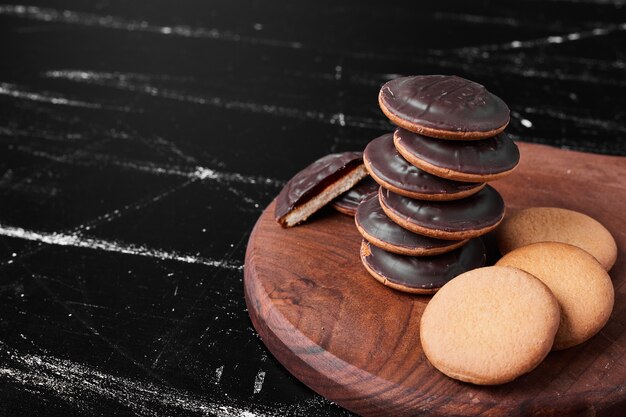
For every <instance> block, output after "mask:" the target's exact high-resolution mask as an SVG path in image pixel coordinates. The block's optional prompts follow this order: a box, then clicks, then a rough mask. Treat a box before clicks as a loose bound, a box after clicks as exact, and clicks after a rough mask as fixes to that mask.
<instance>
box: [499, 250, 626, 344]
mask: <svg viewBox="0 0 626 417" xmlns="http://www.w3.org/2000/svg"><path fill="white" fill-rule="evenodd" d="M496 265H499V266H511V267H515V268H519V269H522V270H524V271H527V272H528V273H530V274H532V275H534V276H536V277H537V278H539V279H540V280H541V281H543V282H544V283H545V284H546V285H547V286H548V287H549V288H550V290H551V291H552V293H553V294H554V296H555V297H556V299H557V300H558V301H559V305H560V306H561V325H560V327H559V331H558V333H557V335H556V338H555V341H554V347H553V349H554V350H560V349H566V348H568V347H571V346H575V345H577V344H580V343H582V342H584V341H586V340H587V339H589V338H590V337H592V336H593V335H595V334H596V333H598V332H599V331H600V329H602V327H604V325H605V324H606V322H607V321H608V320H609V317H610V315H611V311H612V310H613V302H614V296H615V294H614V289H613V283H612V282H611V278H610V277H609V274H608V273H607V272H606V271H605V270H604V268H603V267H602V266H601V265H600V264H599V263H598V261H596V259H595V258H594V257H593V256H591V255H590V254H588V253H587V252H585V251H584V250H582V249H580V248H577V247H575V246H572V245H568V244H566V243H559V242H541V243H534V244H532V245H528V246H524V247H521V248H518V249H516V250H514V251H512V252H510V253H508V254H507V255H505V256H504V257H502V258H501V259H500V260H499V261H498V262H497V263H496Z"/></svg>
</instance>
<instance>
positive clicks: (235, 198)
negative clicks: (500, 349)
mask: <svg viewBox="0 0 626 417" xmlns="http://www.w3.org/2000/svg"><path fill="white" fill-rule="evenodd" d="M625 53H626V4H625V2H624V1H623V0H545V1H535V0H514V1H513V0H501V1H478V2H467V1H445V0H440V1H436V2H415V1H413V2H399V1H394V0H387V1H381V2H369V3H368V2H363V1H356V0H350V1H319V0H316V1H309V0H306V1H299V2H282V1H254V0H253V1H241V0H221V1H199V0H198V1H161V0H158V1H157V0H150V1H147V0H142V1H139V0H136V1H121V0H101V1H96V2H85V1H78V0H52V1H48V2H43V1H36V0H33V1H29V2H28V3H24V4H2V5H0V196H1V197H0V415H2V416H48V417H56V416H64V417H65V416H113V415H115V416H200V415H204V416H219V417H233V416H242V417H274V416H309V415H315V416H328V417H330V416H347V415H350V413H348V412H347V411H344V410H342V409H340V408H339V407H337V406H335V405H333V404H331V403H329V402H327V401H325V400H324V399H322V398H320V397H319V396H317V395H315V394H314V393H312V392H311V391H310V390H308V389H307V388H306V387H305V386H303V385H302V384H300V383H299V382H298V381H296V380H295V379H294V378H293V377H291V376H290V375H289V374H288V373H287V372H286V371H285V370H284V369H283V368H282V367H281V366H280V365H279V364H278V363H277V362H276V361H275V360H274V359H273V358H272V356H271V355H270V354H269V353H268V352H267V351H266V349H265V348H264V346H263V344H262V343H261V342H260V340H259V339H258V337H257V336H256V334H255V331H254V330H253V329H252V327H251V323H250V321H249V319H248V316H247V311H246V309H245V304H244V300H243V291H242V274H243V272H242V266H243V257H244V251H245V247H246V242H247V239H248V237H249V233H250V231H251V229H252V226H253V225H254V222H255V221H256V219H257V217H258V216H259V214H260V212H261V210H262V209H263V208H264V207H265V206H266V205H267V204H268V203H269V202H270V201H271V200H272V198H273V197H274V196H275V195H276V194H277V192H278V191H279V189H280V186H281V184H282V183H283V182H284V181H286V180H287V179H289V178H290V176H291V175H293V174H294V173H295V172H297V171H298V170H299V169H301V168H302V167H304V166H305V165H306V164H308V163H309V162H311V161H313V160H314V159H316V158H318V157H320V156H322V155H324V154H327V153H330V152H334V151H343V150H362V149H363V148H364V146H365V144H366V143H367V142H368V141H369V140H371V139H373V138H375V137H377V136H378V135H380V134H381V133H382V132H384V131H386V130H389V129H390V126H389V125H388V123H387V122H386V121H385V119H384V117H383V116H382V114H381V112H380V111H379V109H378V107H377V103H376V95H377V91H378V89H379V86H380V85H381V84H383V83H384V82H385V81H387V80H389V79H391V78H393V77H396V76H397V75H399V74H457V75H460V76H463V77H466V78H469V79H472V80H475V81H478V82H480V83H483V84H484V85H486V86H487V87H488V88H489V89H490V90H491V91H493V92H494V93H496V94H497V95H499V96H500V97H502V98H503V99H504V100H505V101H506V102H507V103H508V104H509V106H510V108H511V110H512V121H511V124H510V127H509V129H508V131H509V132H510V133H511V134H512V135H514V137H515V138H516V139H518V140H523V141H530V142H540V143H546V144H551V145H555V146H559V147H563V148H570V149H578V150H584V151H589V152H599V153H606V154H617V155H625V154H626V123H625V118H626V113H625V111H626V98H625V97H626V88H625V86H626V77H625V76H624V75H625V72H626V56H625Z"/></svg>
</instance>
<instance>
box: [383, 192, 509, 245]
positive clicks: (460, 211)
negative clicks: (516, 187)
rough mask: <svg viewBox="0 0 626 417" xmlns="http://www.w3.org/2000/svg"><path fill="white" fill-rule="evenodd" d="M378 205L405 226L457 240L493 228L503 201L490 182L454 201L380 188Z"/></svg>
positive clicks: (417, 231)
mask: <svg viewBox="0 0 626 417" xmlns="http://www.w3.org/2000/svg"><path fill="white" fill-rule="evenodd" d="M378 198H379V200H380V205H381V207H382V208H383V210H384V211H385V214H387V216H389V218H390V219H391V220H393V221H394V222H396V223H398V224H399V225H400V226H402V227H404V228H405V229H409V230H410V231H412V232H415V233H419V234H422V235H426V236H431V237H436V238H439V239H450V240H460V239H469V238H472V237H476V236H480V235H483V234H485V233H487V232H489V231H491V230H493V229H494V228H495V227H496V226H498V224H499V223H500V222H501V221H502V218H503V217H504V201H503V200H502V197H501V196H500V194H499V193H498V192H497V191H496V190H494V189H493V188H492V187H491V186H489V185H487V186H486V187H485V188H483V189H482V190H480V191H479V192H477V193H476V194H474V195H472V196H470V197H467V198H464V199H462V200H454V201H424V200H415V199H412V198H408V197H404V196H401V195H398V194H395V193H393V192H391V191H389V190H385V189H383V188H381V189H380V190H379V191H378Z"/></svg>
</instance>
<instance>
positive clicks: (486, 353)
mask: <svg viewBox="0 0 626 417" xmlns="http://www.w3.org/2000/svg"><path fill="white" fill-rule="evenodd" d="M558 327H559V305H558V302H557V300H556V299H555V297H554V296H553V295H552V293H551V292H550V290H549V289H548V287H547V286H546V285H544V284H543V283H542V282H541V281H539V280H538V279H536V278H535V277H533V276H532V275H530V274H528V273H527V272H524V271H521V270H519V269H515V268H507V267H499V266H492V267H487V268H479V269H475V270H473V271H469V272H466V273H464V274H462V275H459V276H458V277H456V278H455V279H453V280H452V281H450V282H449V283H447V284H446V285H444V286H443V287H442V288H441V289H440V290H439V291H438V292H437V294H435V295H434V296H433V298H432V300H430V302H429V303H428V305H427V306H426V309H425V310H424V314H423V315H422V319H421V323H420V340H421V342H422V348H423V349H424V354H425V355H426V357H427V358H428V360H429V361H430V363H431V364H432V365H433V366H434V367H435V368H437V369H439V370H440V371H441V372H443V373H444V374H446V375H448V376H449V377H451V378H454V379H458V380H461V381H465V382H471V383H473V384H479V385H494V384H503V383H505V382H509V381H512V380H514V379H515V378H517V377H519V376H521V375H523V374H525V373H528V372H530V371H531V370H533V369H534V368H535V367H536V366H537V365H539V363H541V361H542V360H543V359H544V358H545V357H546V355H547V354H548V353H549V352H550V348H551V347H552V342H553V341H554V335H555V334H556V332H557V329H558Z"/></svg>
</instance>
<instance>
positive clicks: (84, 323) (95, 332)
mask: <svg viewBox="0 0 626 417" xmlns="http://www.w3.org/2000/svg"><path fill="white" fill-rule="evenodd" d="M22 267H24V268H25V269H26V271H27V272H29V273H30V274H31V275H32V277H33V278H35V282H36V283H37V285H39V286H40V287H41V288H43V290H44V291H45V292H46V293H48V295H50V296H51V297H52V299H53V300H54V301H55V302H56V303H57V304H58V305H60V306H61V307H63V309H65V311H67V312H68V313H69V317H72V318H73V319H74V320H77V321H78V322H79V323H80V324H81V325H82V326H83V327H84V328H85V329H87V330H88V331H89V332H91V333H92V334H93V335H94V336H96V337H97V338H98V339H100V340H102V341H103V342H104V343H106V344H107V346H109V347H110V348H111V349H113V350H114V351H115V352H117V353H119V354H120V355H121V356H123V357H124V358H126V359H128V360H129V361H130V362H131V363H132V364H133V365H135V366H136V367H137V368H139V369H141V370H142V371H144V372H146V373H147V374H148V375H150V376H151V377H153V378H156V379H159V380H161V378H160V377H159V376H158V375H156V374H154V373H153V372H152V371H150V370H149V369H148V368H147V367H146V366H144V365H143V364H142V363H141V362H139V361H137V360H136V359H135V358H134V357H132V356H131V355H129V354H128V353H127V352H126V350H125V349H122V348H121V347H120V346H119V345H118V344H117V343H115V342H114V341H113V340H111V339H109V338H108V337H106V336H104V335H102V334H101V333H100V332H99V331H98V329H96V328H95V327H93V326H92V325H91V324H90V323H89V322H88V321H87V320H85V319H83V318H82V317H81V316H80V315H79V314H76V312H75V311H74V310H73V309H72V308H71V307H70V306H69V305H68V304H67V302H66V301H64V300H63V299H61V298H60V297H59V296H58V295H57V294H56V293H55V292H54V291H52V290H51V289H50V288H49V287H48V285H46V283H45V282H44V280H48V279H49V278H48V277H46V276H43V275H38V274H33V273H32V272H31V271H30V270H29V269H28V268H27V267H26V266H25V265H22Z"/></svg>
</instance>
